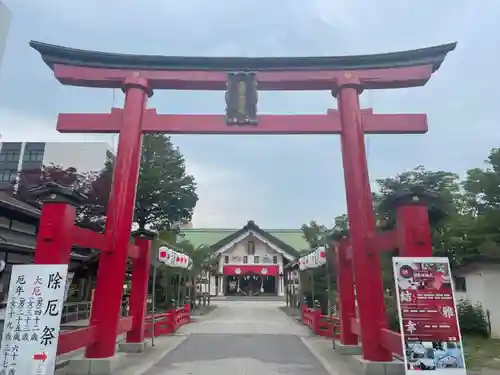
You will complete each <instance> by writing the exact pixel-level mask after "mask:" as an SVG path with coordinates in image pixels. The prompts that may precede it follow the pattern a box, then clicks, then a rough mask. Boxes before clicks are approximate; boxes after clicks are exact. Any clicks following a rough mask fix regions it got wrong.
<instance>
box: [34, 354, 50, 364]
mask: <svg viewBox="0 0 500 375" xmlns="http://www.w3.org/2000/svg"><path fill="white" fill-rule="evenodd" d="M33 359H34V360H35V361H43V362H45V360H46V359H47V354H45V352H42V353H35V354H33Z"/></svg>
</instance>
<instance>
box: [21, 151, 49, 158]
mask: <svg viewBox="0 0 500 375" xmlns="http://www.w3.org/2000/svg"><path fill="white" fill-rule="evenodd" d="M43 154H44V151H40V150H37V151H26V152H25V153H24V156H23V159H24V161H43Z"/></svg>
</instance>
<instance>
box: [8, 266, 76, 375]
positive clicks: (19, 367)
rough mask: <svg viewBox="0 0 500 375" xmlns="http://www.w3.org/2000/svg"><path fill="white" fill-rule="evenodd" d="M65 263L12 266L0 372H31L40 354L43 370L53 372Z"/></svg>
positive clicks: (64, 279)
mask: <svg viewBox="0 0 500 375" xmlns="http://www.w3.org/2000/svg"><path fill="white" fill-rule="evenodd" d="M66 278H67V265H16V266H14V267H13V269H12V275H11V283H10V286H9V297H8V301H7V311H6V316H5V325H4V331H3V337H2V345H1V348H0V354H1V357H0V361H2V362H1V366H0V375H19V374H25V373H26V374H28V373H33V364H34V363H33V361H35V359H34V357H35V356H36V354H37V353H38V354H39V353H43V356H44V357H46V361H45V360H44V371H45V372H46V373H53V368H54V366H55V358H56V351H57V341H58V337H59V330H60V321H61V314H62V307H63V302H64V291H65V284H66Z"/></svg>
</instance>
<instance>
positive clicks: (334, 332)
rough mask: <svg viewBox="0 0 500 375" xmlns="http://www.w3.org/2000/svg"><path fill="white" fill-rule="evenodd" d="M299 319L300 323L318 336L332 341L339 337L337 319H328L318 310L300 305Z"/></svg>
mask: <svg viewBox="0 0 500 375" xmlns="http://www.w3.org/2000/svg"><path fill="white" fill-rule="evenodd" d="M301 319H302V323H303V324H304V325H306V326H308V327H309V328H310V329H311V331H313V332H314V334H316V335H318V336H324V337H329V338H334V339H335V338H338V337H339V321H338V319H337V317H328V315H323V314H321V311H319V310H315V309H311V308H308V307H307V306H306V305H302V308H301Z"/></svg>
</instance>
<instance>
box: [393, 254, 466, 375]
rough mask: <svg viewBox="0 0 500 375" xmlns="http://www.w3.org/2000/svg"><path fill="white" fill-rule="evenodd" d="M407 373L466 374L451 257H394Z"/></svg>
mask: <svg viewBox="0 0 500 375" xmlns="http://www.w3.org/2000/svg"><path fill="white" fill-rule="evenodd" d="M393 269H394V280H395V282H396V290H397V301H398V312H399V322H400V328H401V338H402V342H403V349H404V350H403V351H404V354H405V358H404V360H405V367H406V373H407V374H419V373H420V371H422V370H424V371H434V372H435V373H439V374H440V375H466V370H465V361H464V353H463V346H462V338H461V335H460V327H459V323H458V317H457V309H456V304H455V296H454V290H453V282H452V277H451V273H450V264H449V261H448V258H434V257H433V258H407V257H395V258H393Z"/></svg>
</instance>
